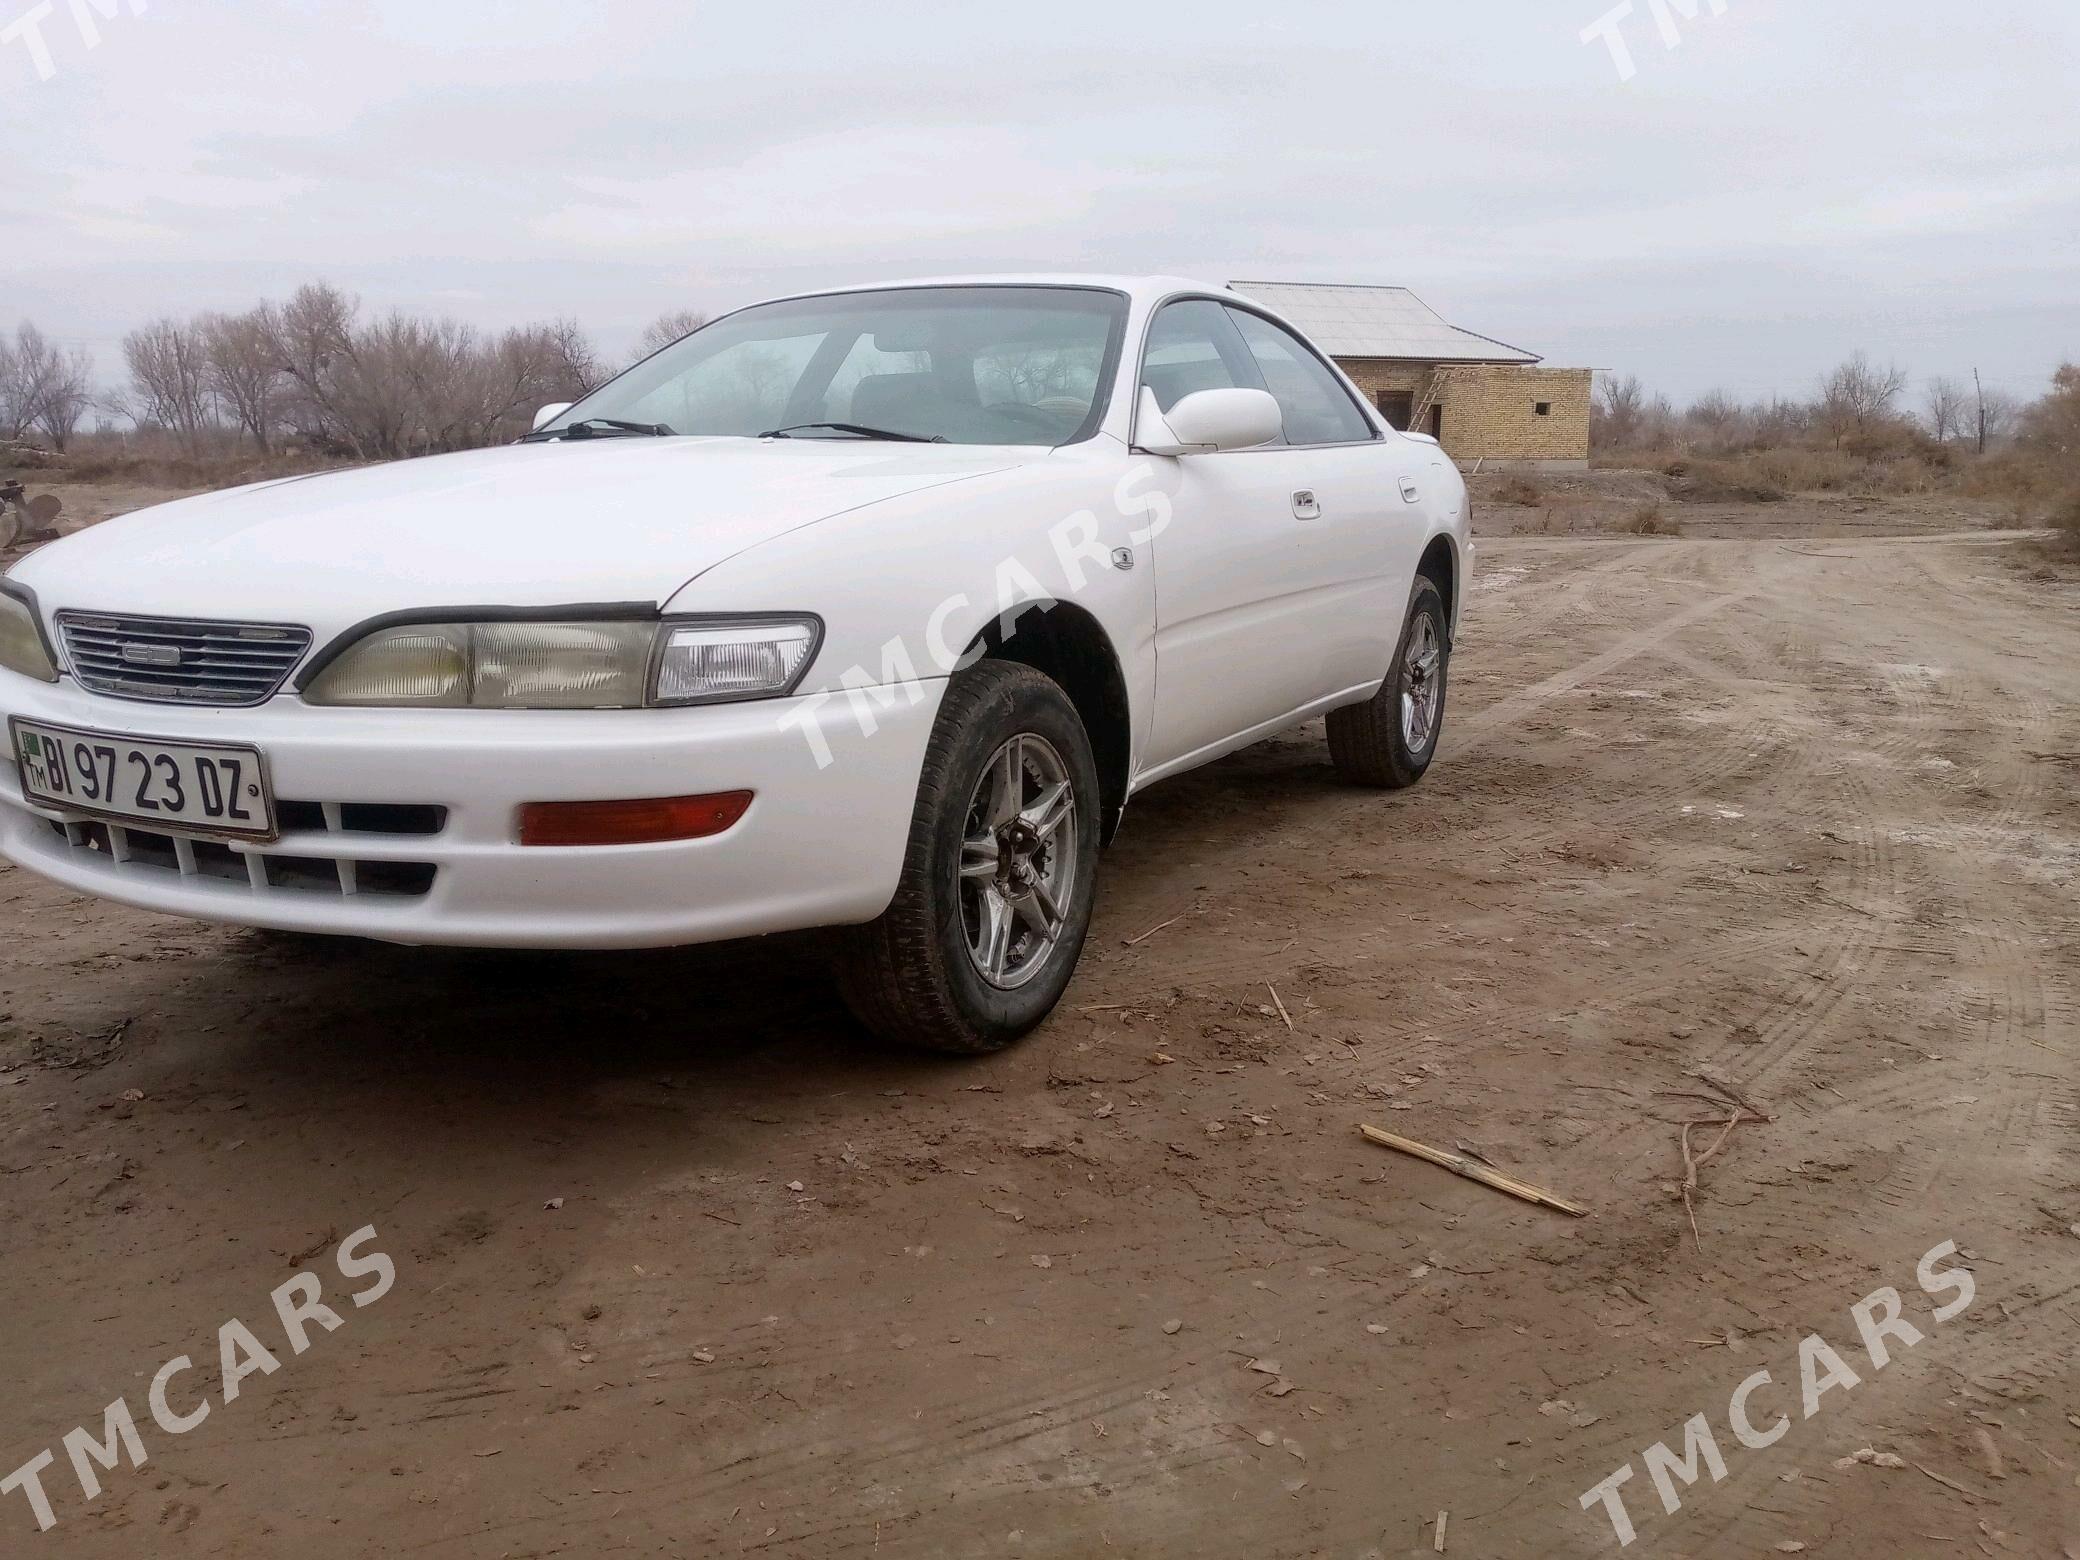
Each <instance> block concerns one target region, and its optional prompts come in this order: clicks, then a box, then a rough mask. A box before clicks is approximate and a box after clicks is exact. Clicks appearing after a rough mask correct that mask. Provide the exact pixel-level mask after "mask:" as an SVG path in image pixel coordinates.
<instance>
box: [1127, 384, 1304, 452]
mask: <svg viewBox="0 0 2080 1560" xmlns="http://www.w3.org/2000/svg"><path fill="white" fill-rule="evenodd" d="M1284 430H1285V417H1284V415H1283V414H1282V413H1281V412H1280V411H1279V409H1278V402H1277V401H1275V400H1273V399H1272V398H1271V396H1270V395H1269V394H1268V393H1267V392H1265V391H1262V390H1232V389H1231V390H1196V391H1194V392H1193V393H1192V394H1190V395H1188V396H1185V397H1184V398H1183V399H1182V400H1180V401H1179V402H1178V403H1177V404H1176V405H1175V406H1173V407H1171V408H1170V410H1169V411H1168V412H1165V411H1163V410H1162V409H1161V408H1160V407H1158V406H1157V405H1156V398H1155V392H1154V391H1152V390H1150V389H1149V388H1148V387H1147V386H1146V385H1143V386H1142V387H1141V415H1140V419H1139V423H1138V425H1137V426H1136V428H1135V430H1134V443H1135V446H1136V448H1138V449H1142V450H1146V451H1147V452H1148V453H1149V454H1151V455H1204V454H1210V453H1212V452H1214V451H1216V450H1247V449H1254V448H1255V447H1256V446H1258V445H1260V444H1269V443H1270V442H1271V441H1272V440H1273V439H1276V438H1277V437H1278V436H1279V434H1280V433H1282V432H1283V431H1284Z"/></svg>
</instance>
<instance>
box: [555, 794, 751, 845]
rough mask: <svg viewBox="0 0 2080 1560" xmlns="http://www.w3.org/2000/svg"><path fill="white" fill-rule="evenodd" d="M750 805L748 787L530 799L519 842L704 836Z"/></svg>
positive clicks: (634, 841) (636, 841)
mask: <svg viewBox="0 0 2080 1560" xmlns="http://www.w3.org/2000/svg"><path fill="white" fill-rule="evenodd" d="M750 805H751V793H750V792H749V791H718V792H716V793H715V794H714V795H712V796H660V797H654V798H650V799H647V800H643V801H634V802H529V803H528V804H527V805H526V806H524V807H522V808H521V809H520V843H521V844H522V845H655V844H657V843H659V842H660V841H662V840H698V839H705V838H707V837H708V836H709V835H711V834H720V833H722V832H723V830H725V829H728V828H730V827H731V826H733V825H734V824H735V823H736V821H737V820H738V819H739V818H741V817H743V816H744V809H745V808H747V807H749V806H750Z"/></svg>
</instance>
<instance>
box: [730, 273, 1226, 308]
mask: <svg viewBox="0 0 2080 1560" xmlns="http://www.w3.org/2000/svg"><path fill="white" fill-rule="evenodd" d="M899 287H1102V288H1105V289H1106V290H1108V291H1111V292H1122V293H1125V294H1126V295H1127V296H1128V297H1129V298H1132V299H1135V300H1136V301H1148V300H1152V299H1156V298H1162V297H1167V296H1168V295H1170V294H1171V293H1176V292H1206V293H1215V294H1218V295H1220V296H1223V297H1233V298H1235V299H1237V300H1238V301H1240V300H1241V298H1242V295H1241V294H1240V293H1237V292H1233V291H1232V290H1231V289H1230V288H1229V287H1228V286H1227V285H1226V284H1225V283H1221V282H1206V281H1199V280H1197V279H1195V278H1192V277H1188V276H1123V275H1108V274H1103V273H1099V272H1081V271H1011V272H985V273H980V274H976V275H968V276H906V277H896V278H892V279H890V280H887V281H876V282H851V283H847V284H845V285H843V286H838V287H812V288H809V289H806V290H805V291H802V292H792V293H781V294H778V295H776V296H774V297H771V298H762V299H760V300H759V301H760V302H761V303H780V302H783V301H785V300H786V299H789V298H824V297H829V296H831V295H832V294H835V293H853V292H886V291H889V290H890V289H893V288H899Z"/></svg>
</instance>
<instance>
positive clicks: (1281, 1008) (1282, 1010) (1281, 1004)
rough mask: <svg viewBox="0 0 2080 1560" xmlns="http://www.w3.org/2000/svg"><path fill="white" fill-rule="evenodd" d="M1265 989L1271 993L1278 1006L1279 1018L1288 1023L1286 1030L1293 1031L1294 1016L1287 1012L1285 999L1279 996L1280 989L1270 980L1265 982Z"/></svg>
mask: <svg viewBox="0 0 2080 1560" xmlns="http://www.w3.org/2000/svg"><path fill="white" fill-rule="evenodd" d="M1264 989H1265V990H1266V991H1268V992H1270V993H1271V1000H1272V1001H1273V1002H1276V1003H1277V1004H1278V1016H1279V1017H1280V1018H1282V1019H1284V1020H1285V1021H1286V1028H1288V1029H1291V1028H1292V1027H1293V1015H1292V1014H1290V1013H1288V1012H1287V1011H1286V1003H1285V998H1283V997H1281V996H1280V995H1279V994H1278V988H1277V987H1276V986H1274V985H1272V984H1271V982H1270V981H1268V980H1267V981H1265V982H1264Z"/></svg>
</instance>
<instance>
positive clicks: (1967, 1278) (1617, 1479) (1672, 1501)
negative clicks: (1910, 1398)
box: [1581, 1240, 1979, 1549]
mask: <svg viewBox="0 0 2080 1560" xmlns="http://www.w3.org/2000/svg"><path fill="white" fill-rule="evenodd" d="M1956 1254H1957V1242H1956V1241H1954V1240H1946V1241H1944V1242H1943V1243H1942V1245H1940V1246H1937V1247H1936V1248H1935V1249H1934V1250H1932V1251H1929V1252H1927V1253H1926V1254H1925V1255H1923V1257H1922V1258H1921V1261H1920V1263H1919V1264H1918V1265H1917V1266H1916V1267H1915V1269H1914V1277H1915V1279H1916V1281H1917V1282H1918V1283H1919V1284H1920V1285H1921V1290H1922V1293H1924V1294H1926V1295H1928V1296H1930V1297H1931V1298H1934V1297H1936V1296H1940V1295H1954V1296H1955V1297H1956V1298H1954V1299H1951V1300H1948V1301H1946V1302H1945V1303H1943V1304H1942V1305H1939V1306H1937V1307H1936V1308H1935V1310H1934V1312H1933V1313H1932V1314H1933V1318H1934V1320H1936V1321H1938V1322H1947V1321H1949V1320H1950V1319H1951V1318H1952V1317H1953V1316H1958V1315H1961V1314H1962V1313H1963V1312H1964V1311H1965V1310H1966V1309H1967V1308H1968V1307H1969V1306H1970V1305H1971V1303H1972V1301H1973V1299H1974V1298H1976V1297H1977V1295H1978V1292H1979V1289H1978V1285H1977V1284H1976V1283H1975V1282H1974V1281H1973V1279H1972V1274H1971V1270H1970V1269H1969V1268H1962V1267H1938V1266H1936V1264H1937V1263H1939V1262H1941V1261H1943V1260H1944V1259H1945V1258H1948V1257H1952V1256H1955V1255H1956ZM1901 1312H1902V1306H1901V1303H1900V1298H1899V1291H1898V1290H1897V1289H1894V1288H1892V1287H1891V1286H1890V1285H1887V1286H1885V1287H1884V1288H1882V1289H1873V1290H1872V1291H1871V1292H1870V1293H1869V1294H1867V1295H1865V1296H1864V1297H1863V1298H1862V1299H1861V1300H1859V1301H1857V1302H1856V1304H1854V1305H1852V1306H1850V1307H1849V1316H1850V1319H1851V1320H1852V1321H1853V1322H1854V1323H1855V1324H1856V1332H1857V1335H1858V1336H1859V1337H1860V1338H1861V1339H1862V1341H1863V1351H1864V1353H1865V1354H1867V1355H1868V1356H1869V1357H1870V1362H1871V1370H1872V1371H1873V1372H1876V1371H1881V1370H1883V1369H1884V1368H1885V1367H1886V1366H1887V1365H1888V1364H1890V1363H1891V1361H1892V1350H1891V1345H1892V1344H1893V1343H1897V1344H1898V1345H1899V1347H1900V1348H1901V1349H1902V1350H1905V1349H1911V1348H1913V1347H1914V1346H1915V1345H1916V1344H1918V1343H1920V1342H1921V1340H1922V1338H1923V1337H1924V1336H1925V1335H1924V1334H1923V1333H1922V1331H1921V1329H1920V1328H1918V1327H1916V1326H1915V1325H1914V1324H1913V1323H1912V1322H1910V1321H1908V1320H1907V1319H1906V1318H1905V1317H1904V1316H1903V1315H1902V1314H1901ZM1862 1380H1863V1378H1862V1377H1861V1376H1859V1375H1857V1374H1856V1372H1855V1370H1854V1369H1853V1368H1851V1366H1850V1364H1849V1362H1848V1361H1847V1360H1845V1359H1843V1358H1842V1357H1841V1355H1840V1354H1838V1353H1836V1352H1835V1349H1834V1346H1833V1345H1832V1344H1830V1343H1829V1342H1828V1341H1827V1340H1826V1339H1825V1338H1823V1337H1821V1336H1820V1335H1819V1334H1818V1333H1809V1334H1808V1335H1807V1336H1806V1337H1805V1338H1804V1339H1803V1340H1802V1341H1801V1342H1800V1343H1799V1346H1798V1385H1799V1409H1800V1417H1801V1418H1802V1419H1811V1418H1812V1417H1813V1416H1814V1415H1815V1414H1817V1413H1818V1412H1819V1411H1820V1400H1821V1398H1822V1397H1823V1396H1825V1395H1826V1394H1827V1393H1829V1392H1833V1391H1836V1390H1840V1391H1844V1392H1846V1391H1848V1390H1849V1389H1850V1388H1851V1387H1854V1386H1856V1385H1858V1384H1859V1383H1861V1381H1862ZM1770 1385H1772V1381H1771V1377H1770V1373H1769V1372H1768V1371H1767V1370H1758V1371H1756V1372H1755V1374H1754V1375H1752V1376H1750V1377H1748V1378H1747V1380H1745V1381H1743V1382H1742V1383H1741V1384H1740V1385H1739V1386H1737V1387H1735V1388H1734V1389H1733V1396H1732V1398H1731V1399H1729V1400H1728V1402H1727V1405H1726V1422H1727V1425H1728V1426H1729V1427H1730V1428H1731V1429H1732V1431H1733V1436H1734V1439H1735V1440H1736V1441H1738V1442H1740V1444H1741V1445H1742V1446H1745V1447H1746V1448H1748V1450H1749V1451H1751V1452H1759V1451H1761V1450H1762V1449H1763V1448H1765V1447H1769V1446H1774V1445H1776V1444H1777V1442H1779V1441H1781V1440H1782V1439H1783V1438H1784V1437H1785V1436H1787V1435H1789V1434H1790V1433H1791V1416H1790V1415H1789V1414H1779V1415H1778V1416H1777V1418H1776V1421H1775V1422H1774V1423H1772V1424H1767V1425H1761V1426H1758V1425H1757V1424H1756V1423H1755V1420H1754V1410H1753V1408H1752V1406H1751V1401H1750V1400H1751V1399H1753V1397H1754V1396H1755V1394H1756V1393H1758V1392H1760V1391H1762V1390H1763V1388H1765V1387H1768V1386H1770ZM1786 1390H1787V1391H1788V1390H1789V1383H1788V1382H1787V1383H1786ZM1640 1460H1641V1462H1643V1463H1644V1464H1645V1465H1646V1470H1647V1474H1648V1476H1649V1477H1650V1478H1652V1479H1653V1481H1654V1491H1655V1493H1656V1494H1658V1495H1659V1496H1660V1497H1661V1509H1662V1510H1663V1511H1665V1512H1666V1513H1668V1515H1670V1516H1674V1515H1675V1514H1676V1512H1678V1511H1679V1510H1681V1509H1682V1505H1683V1501H1682V1497H1681V1496H1679V1495H1678V1494H1677V1493H1676V1484H1677V1482H1678V1481H1680V1482H1681V1483H1682V1484H1683V1485H1684V1486H1685V1487H1688V1486H1689V1485H1692V1484H1695V1483H1696V1482H1697V1481H1698V1479H1699V1478H1701V1477H1702V1476H1703V1475H1704V1474H1705V1473H1706V1472H1707V1471H1709V1472H1710V1473H1711V1476H1712V1482H1713V1483H1714V1484H1717V1483H1718V1482H1719V1481H1720V1480H1722V1479H1724V1478H1725V1477H1726V1458H1725V1455H1724V1454H1723V1453H1722V1452H1721V1451H1720V1450H1719V1443H1718V1440H1717V1439H1716V1438H1715V1437H1714V1436H1713V1434H1712V1422H1711V1420H1710V1419H1709V1418H1707V1417H1706V1416H1705V1415H1703V1414H1693V1415H1692V1416H1691V1417H1690V1418H1689V1419H1688V1420H1687V1421H1685V1422H1684V1425H1683V1453H1682V1455H1681V1456H1680V1457H1678V1456H1677V1455H1676V1454H1675V1453H1674V1452H1672V1451H1670V1450H1669V1447H1668V1443H1667V1442H1666V1441H1656V1442H1655V1443H1654V1444H1653V1445H1652V1446H1650V1447H1648V1448H1647V1450H1646V1452H1645V1454H1644V1455H1643V1456H1642V1457H1641V1459H1640ZM1633 1472H1634V1469H1633V1466H1632V1464H1631V1463H1630V1462H1627V1463H1626V1464H1625V1466H1624V1467H1622V1468H1620V1469H1619V1470H1618V1471H1617V1472H1616V1473H1614V1474H1612V1475H1611V1476H1610V1477H1609V1478H1607V1479H1605V1480H1604V1481H1603V1482H1602V1483H1601V1484H1598V1485H1597V1486H1596V1487H1595V1488H1594V1489H1590V1490H1585V1491H1583V1493H1582V1496H1581V1507H1582V1509H1583V1510H1584V1511H1588V1510H1590V1509H1591V1508H1593V1507H1595V1506H1598V1505H1601V1506H1602V1507H1603V1514H1604V1516H1605V1517H1606V1518H1608V1519H1609V1521H1610V1525H1611V1531H1612V1533H1614V1534H1615V1535H1616V1536H1617V1540H1618V1547H1619V1548H1621V1549H1623V1548H1626V1547H1628V1546H1629V1545H1630V1544H1631V1543H1632V1541H1633V1539H1635V1538H1636V1537H1638V1536H1639V1535H1638V1533H1637V1531H1636V1530H1635V1529H1634V1527H1633V1524H1632V1514H1631V1513H1630V1512H1629V1511H1627V1510H1626V1509H1625V1498H1624V1497H1623V1496H1622V1495H1620V1494H1619V1493H1618V1491H1619V1488H1620V1487H1621V1486H1623V1485H1624V1484H1625V1483H1626V1482H1627V1481H1628V1480H1630V1479H1631V1478H1632V1476H1633Z"/></svg>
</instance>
